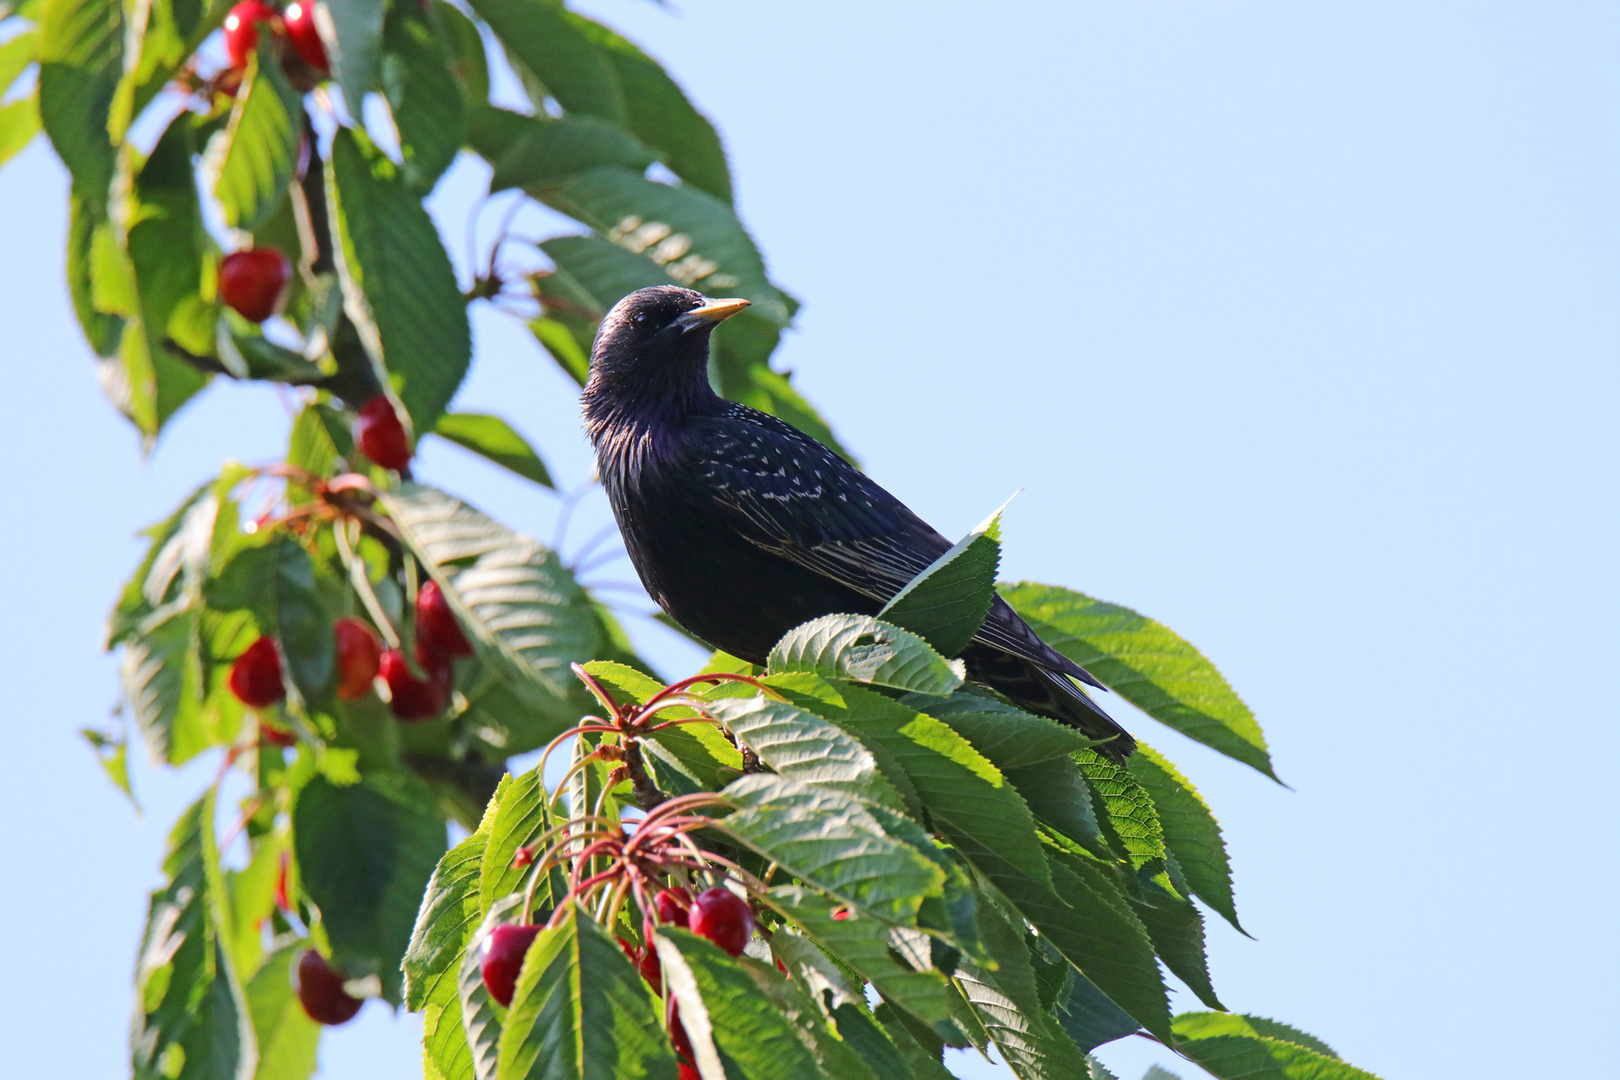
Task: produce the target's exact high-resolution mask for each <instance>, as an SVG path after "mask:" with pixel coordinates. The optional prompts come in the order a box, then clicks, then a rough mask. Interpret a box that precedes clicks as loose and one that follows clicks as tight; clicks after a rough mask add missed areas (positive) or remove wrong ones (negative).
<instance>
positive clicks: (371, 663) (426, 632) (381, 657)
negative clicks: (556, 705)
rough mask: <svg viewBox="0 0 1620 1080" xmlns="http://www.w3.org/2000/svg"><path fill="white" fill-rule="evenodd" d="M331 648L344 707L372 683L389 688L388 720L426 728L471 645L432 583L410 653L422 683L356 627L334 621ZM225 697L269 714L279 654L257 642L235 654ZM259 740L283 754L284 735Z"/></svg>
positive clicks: (273, 732) (419, 601)
mask: <svg viewBox="0 0 1620 1080" xmlns="http://www.w3.org/2000/svg"><path fill="white" fill-rule="evenodd" d="M332 632H333V637H334V638H336V641H337V669H338V685H337V696H338V697H339V698H342V699H343V700H345V701H353V700H355V699H357V698H363V697H365V696H366V695H367V694H369V693H371V692H372V689H373V687H374V685H375V683H376V680H377V678H378V676H381V677H382V681H383V683H384V685H386V686H387V687H388V705H389V708H390V709H392V710H393V713H394V716H395V717H396V718H397V719H399V720H404V721H407V722H412V721H419V720H430V719H432V718H433V717H435V716H438V715H439V714H440V713H441V712H443V711H444V707H445V705H446V704H447V703H448V702H449V700H450V690H451V688H452V686H453V685H454V682H455V677H454V670H453V667H452V665H453V662H454V661H455V660H457V659H460V658H462V657H467V656H471V655H472V652H473V650H472V645H471V643H469V642H468V641H467V635H466V634H464V633H462V630H461V626H460V624H458V623H457V622H456V617H455V614H454V613H453V612H451V610H450V604H449V602H448V601H447V600H445V598H444V592H443V590H441V589H440V588H439V586H438V583H437V582H433V581H428V582H425V583H423V585H422V587H421V588H420V589H419V590H417V593H416V643H415V646H414V647H413V649H412V652H413V653H414V654H415V656H416V662H417V663H418V664H419V665H420V666H421V668H422V670H423V671H424V672H426V673H427V677H426V678H425V679H424V678H419V677H417V675H416V673H415V672H414V671H412V670H411V665H410V663H409V662H408V661H407V660H406V659H405V654H404V653H403V652H402V651H400V650H399V649H384V648H383V643H382V641H381V640H380V639H379V638H378V637H377V632H376V631H375V630H373V629H372V628H371V627H370V626H368V625H366V624H365V623H364V622H361V621H360V620H359V619H348V618H345V619H339V620H338V621H337V622H336V623H334V624H333V626H332ZM229 685H230V688H231V693H233V694H235V695H236V696H237V698H238V699H239V700H240V701H241V702H242V704H244V705H246V706H248V707H249V708H253V709H268V708H269V707H271V706H272V705H275V704H276V703H277V702H279V701H281V700H282V699H283V698H284V697H286V694H287V688H286V684H285V682H284V681H283V680H282V673H281V650H280V648H279V647H278V646H277V645H276V641H275V639H274V638H272V637H260V638H259V639H258V640H256V641H254V642H253V644H251V645H249V646H248V647H247V648H246V649H243V650H242V653H241V655H240V656H238V657H237V658H236V662H235V663H233V664H232V665H231V674H230V679H229ZM260 738H261V739H262V740H263V741H264V742H267V743H270V744H272V745H276V746H290V745H291V744H292V742H293V737H292V735H291V734H290V733H288V732H285V731H282V730H280V729H279V728H275V727H273V726H271V725H268V724H261V725H260Z"/></svg>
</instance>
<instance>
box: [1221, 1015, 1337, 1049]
mask: <svg viewBox="0 0 1620 1080" xmlns="http://www.w3.org/2000/svg"><path fill="white" fill-rule="evenodd" d="M1243 1019H1245V1020H1247V1021H1248V1022H1249V1027H1251V1028H1253V1029H1254V1031H1255V1033H1256V1034H1259V1035H1264V1036H1265V1037H1266V1038H1268V1039H1281V1040H1282V1041H1283V1042H1291V1043H1298V1044H1299V1045H1301V1046H1303V1047H1305V1048H1306V1049H1307V1050H1315V1051H1316V1052H1317V1053H1318V1054H1321V1055H1322V1056H1324V1057H1330V1058H1335V1059H1337V1058H1338V1056H1339V1055H1338V1052H1337V1051H1335V1050H1334V1049H1333V1047H1331V1046H1329V1045H1328V1044H1327V1043H1325V1042H1323V1041H1322V1040H1321V1039H1318V1038H1317V1037H1316V1036H1315V1035H1310V1034H1307V1033H1306V1032H1303V1031H1301V1030H1299V1028H1297V1027H1291V1026H1290V1025H1288V1024H1284V1023H1282V1022H1281V1021H1278V1020H1269V1019H1267V1018H1266V1017H1264V1016H1255V1015H1253V1014H1252V1013H1244V1014H1243Z"/></svg>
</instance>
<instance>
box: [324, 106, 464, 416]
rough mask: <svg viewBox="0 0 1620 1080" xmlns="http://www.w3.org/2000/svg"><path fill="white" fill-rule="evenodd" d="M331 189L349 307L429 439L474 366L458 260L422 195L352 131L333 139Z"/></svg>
mask: <svg viewBox="0 0 1620 1080" xmlns="http://www.w3.org/2000/svg"><path fill="white" fill-rule="evenodd" d="M326 181H327V200H328V203H329V204H330V206H331V212H332V223H333V228H334V230H335V234H336V237H337V239H338V241H339V242H338V269H339V273H340V276H341V277H342V280H343V299H344V309H345V310H346V311H347V312H348V315H349V318H351V319H352V320H354V323H355V326H356V327H357V328H358V330H359V332H360V337H361V340H362V341H363V342H364V343H365V347H366V351H367V352H368V353H369V354H370V355H371V358H372V360H373V362H374V363H376V364H377V365H378V371H379V376H384V375H385V376H386V377H389V378H391V379H392V381H393V383H394V386H395V389H396V391H397V392H398V394H399V400H400V401H401V402H402V403H403V404H404V406H405V408H406V410H407V411H408V412H409V413H410V417H411V422H412V424H413V425H414V426H415V428H416V430H417V431H418V432H426V431H430V430H432V428H433V423H434V421H436V420H437V419H438V418H439V414H440V413H442V412H444V410H445V407H446V406H447V405H449V404H450V399H451V398H452V397H453V396H455V392H456V388H457V387H459V386H460V385H461V380H462V377H463V376H465V375H466V373H467V366H468V364H469V363H470V362H471V358H472V337H471V332H470V330H469V329H468V325H467V307H466V303H465V301H464V300H463V298H462V296H461V291H460V290H459V289H458V288H457V286H456V275H455V271H454V269H452V268H451V266H450V258H449V256H448V255H446V254H445V251H444V245H443V244H441V243H440V242H439V234H438V230H437V229H436V228H435V227H434V225H433V219H432V218H430V217H428V213H427V211H426V210H425V209H423V207H422V204H421V202H420V201H419V200H418V197H417V194H416V193H415V191H413V190H412V188H411V187H410V185H408V184H407V183H405V182H404V180H402V179H401V178H400V177H399V176H398V175H396V173H395V170H394V167H393V165H392V163H390V162H389V161H388V159H387V158H385V157H383V156H382V155H380V154H375V153H373V154H370V155H368V154H367V153H366V152H365V151H363V150H362V149H361V147H360V144H359V142H358V141H357V140H356V139H355V137H354V136H353V135H351V134H350V133H349V132H348V131H347V130H340V131H339V132H338V134H337V136H336V138H335V139H334V140H333V143H332V153H331V160H330V161H328V162H327V173H326Z"/></svg>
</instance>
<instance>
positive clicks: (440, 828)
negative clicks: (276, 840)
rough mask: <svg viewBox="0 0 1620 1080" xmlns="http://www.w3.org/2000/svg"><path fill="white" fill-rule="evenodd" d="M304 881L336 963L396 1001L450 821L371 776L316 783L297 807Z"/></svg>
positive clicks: (296, 840)
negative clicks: (373, 981) (375, 982)
mask: <svg viewBox="0 0 1620 1080" xmlns="http://www.w3.org/2000/svg"><path fill="white" fill-rule="evenodd" d="M292 819H293V844H294V851H295V852H296V854H297V859H298V874H299V880H300V882H301V883H302V884H303V888H304V892H305V894H306V895H307V896H308V897H309V898H310V900H312V901H313V902H314V903H315V905H316V906H317V907H319V908H320V911H321V922H322V925H323V926H324V927H325V929H326V936H327V938H328V940H330V941H331V943H332V954H333V957H332V958H333V963H334V964H335V965H336V966H337V967H339V968H342V969H343V970H344V971H346V972H347V973H348V974H349V976H350V977H351V978H361V977H364V976H367V975H376V976H377V977H378V978H379V979H381V980H382V988H383V996H384V997H385V998H387V999H388V1000H389V1001H391V1002H395V1003H398V1001H399V1000H400V990H401V976H400V967H399V965H400V961H401V958H403V957H404V955H405V950H406V948H407V947H408V946H409V945H410V941H411V931H412V927H413V926H414V925H415V923H416V910H417V906H418V904H419V903H420V901H421V899H422V893H423V891H424V890H425V889H426V888H427V884H428V881H429V879H431V878H432V876H433V871H434V869H435V867H436V866H437V865H438V862H439V856H440V855H442V854H443V853H444V849H445V833H444V821H443V819H442V818H440V817H439V815H438V813H437V812H436V811H435V810H434V809H433V807H432V805H431V803H430V802H429V800H426V799H423V798H422V796H421V793H420V792H418V791H415V790H411V789H408V788H406V787H404V786H403V785H402V784H396V783H385V782H384V781H383V780H382V779H370V778H368V779H366V780H363V781H361V782H360V783H357V784H351V785H348V786H346V787H338V786H336V785H335V784H333V783H332V782H331V781H329V780H327V779H326V778H325V777H324V776H317V777H316V778H315V779H313V780H311V781H310V782H309V783H308V784H306V785H305V786H304V787H303V789H302V790H301V791H300V792H299V794H298V801H297V802H296V803H295V804H294V806H293V812H292Z"/></svg>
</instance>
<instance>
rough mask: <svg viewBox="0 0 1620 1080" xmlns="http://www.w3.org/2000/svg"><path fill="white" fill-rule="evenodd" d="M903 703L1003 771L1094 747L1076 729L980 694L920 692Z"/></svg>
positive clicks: (966, 692) (1063, 756)
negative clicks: (932, 694)
mask: <svg viewBox="0 0 1620 1080" xmlns="http://www.w3.org/2000/svg"><path fill="white" fill-rule="evenodd" d="M903 702H904V704H906V705H909V706H911V707H912V708H914V709H918V710H920V711H922V712H925V713H927V714H928V715H929V716H932V717H934V718H935V719H936V720H940V721H943V722H944V723H945V724H947V725H949V726H950V728H951V730H953V731H955V732H956V733H957V734H958V735H960V736H962V737H963V738H964V739H966V740H967V741H968V742H970V743H972V744H973V748H974V749H975V750H977V751H978V752H979V753H981V754H983V755H984V756H985V757H987V758H989V759H990V760H991V761H992V762H994V763H995V766H996V768H998V769H1002V770H1006V769H1017V768H1020V767H1022V766H1025V765H1033V764H1035V763H1037V762H1041V761H1050V760H1053V759H1056V758H1067V757H1068V755H1070V754H1072V753H1074V752H1075V751H1076V750H1083V749H1085V748H1086V747H1088V746H1091V745H1092V742H1091V740H1090V739H1088V738H1086V737H1085V736H1084V735H1082V734H1080V732H1078V731H1076V730H1075V729H1074V728H1072V727H1069V726H1067V725H1065V724H1060V723H1058V722H1057V721H1055V720H1048V719H1047V718H1046V717H1044V716H1036V715H1035V714H1034V713H1028V712H1025V711H1024V710H1023V709H1020V708H1018V707H1017V706H1016V705H1009V704H1007V703H1006V702H1004V701H1001V700H999V699H997V698H992V697H986V696H985V695H983V694H979V693H972V692H968V691H959V692H958V693H955V694H952V695H951V696H950V697H948V698H930V697H927V696H925V695H922V694H915V695H908V696H907V697H905V698H904V699H903Z"/></svg>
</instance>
